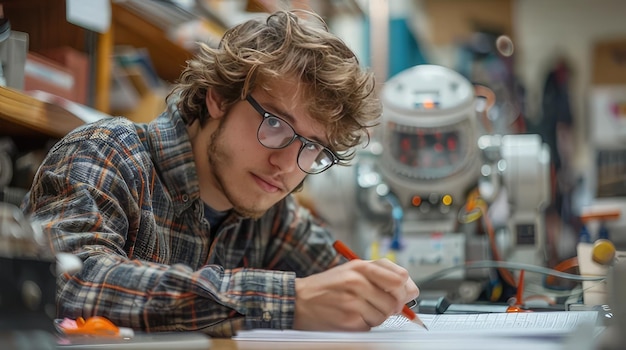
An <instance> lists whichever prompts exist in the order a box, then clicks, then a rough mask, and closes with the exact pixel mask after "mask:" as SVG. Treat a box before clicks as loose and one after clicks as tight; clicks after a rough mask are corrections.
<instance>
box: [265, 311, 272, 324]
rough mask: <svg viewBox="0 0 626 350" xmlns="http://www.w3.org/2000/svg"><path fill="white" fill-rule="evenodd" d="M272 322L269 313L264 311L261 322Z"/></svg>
mask: <svg viewBox="0 0 626 350" xmlns="http://www.w3.org/2000/svg"><path fill="white" fill-rule="evenodd" d="M271 320H272V313H271V312H269V311H264V312H263V321H265V322H269V321H271Z"/></svg>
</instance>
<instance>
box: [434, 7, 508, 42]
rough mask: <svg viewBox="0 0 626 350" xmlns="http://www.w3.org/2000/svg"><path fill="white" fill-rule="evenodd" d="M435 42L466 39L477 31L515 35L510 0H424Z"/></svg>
mask: <svg viewBox="0 0 626 350" xmlns="http://www.w3.org/2000/svg"><path fill="white" fill-rule="evenodd" d="M424 9H425V11H426V15H427V16H428V20H429V23H430V38H431V39H432V42H433V43H434V44H435V45H447V44H454V43H457V42H462V41H466V40H467V39H468V38H469V36H470V34H472V33H473V32H475V31H479V30H480V31H490V32H497V33H499V34H506V35H509V36H511V37H512V36H513V25H512V15H513V14H512V11H513V9H512V4H511V0H425V2H424Z"/></svg>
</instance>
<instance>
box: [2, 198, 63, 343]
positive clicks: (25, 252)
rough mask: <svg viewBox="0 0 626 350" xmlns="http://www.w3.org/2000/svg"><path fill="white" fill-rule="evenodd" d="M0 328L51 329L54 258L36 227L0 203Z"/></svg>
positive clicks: (7, 205) (11, 207)
mask: <svg viewBox="0 0 626 350" xmlns="http://www.w3.org/2000/svg"><path fill="white" fill-rule="evenodd" d="M0 241H1V243H0V281H1V282H2V285H3V287H2V288H0V315H2V317H1V318H0V331H11V330H14V331H15V330H17V331H23V330H44V331H50V332H52V331H53V325H52V319H53V318H54V317H55V314H56V308H55V290H56V280H55V273H54V268H55V258H54V256H53V255H52V253H51V252H50V250H49V246H48V242H47V241H46V239H45V237H44V235H43V234H42V232H41V231H40V230H37V229H36V228H35V226H34V225H31V224H30V222H29V221H28V220H27V219H26V218H25V217H24V216H23V214H22V212H21V211H20V210H19V209H18V208H17V207H16V206H14V205H12V204H8V203H5V202H0Z"/></svg>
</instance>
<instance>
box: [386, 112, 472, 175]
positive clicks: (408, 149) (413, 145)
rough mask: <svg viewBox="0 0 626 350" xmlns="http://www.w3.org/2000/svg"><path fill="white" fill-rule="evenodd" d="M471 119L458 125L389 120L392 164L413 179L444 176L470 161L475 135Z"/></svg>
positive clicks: (388, 135)
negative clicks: (420, 124)
mask: <svg viewBox="0 0 626 350" xmlns="http://www.w3.org/2000/svg"><path fill="white" fill-rule="evenodd" d="M469 127H470V125H469V123H468V122H460V123H457V124H456V125H455V126H452V127H451V126H447V127H437V128H421V127H409V126H406V125H399V124H397V123H393V122H390V123H388V124H387V133H388V134H387V140H388V147H389V150H388V151H389V156H391V157H390V158H391V159H388V161H389V162H390V163H391V162H392V163H393V164H389V165H390V166H391V167H392V168H393V169H394V171H395V172H396V173H398V174H400V175H403V176H404V177H408V178H412V179H441V178H445V177H448V176H450V175H452V174H454V173H456V172H458V171H459V170H460V169H462V168H463V166H464V164H466V163H467V161H468V155H469V148H470V147H471V144H470V142H471V137H469V135H468V134H467V132H464V130H465V131H467V130H468V128H469Z"/></svg>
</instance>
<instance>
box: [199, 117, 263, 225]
mask: <svg viewBox="0 0 626 350" xmlns="http://www.w3.org/2000/svg"><path fill="white" fill-rule="evenodd" d="M224 121H225V119H222V120H221V122H220V125H219V127H218V128H217V130H215V133H214V134H213V135H211V142H210V144H209V146H208V147H207V157H208V159H209V164H210V165H211V175H212V176H213V178H214V179H215V185H216V186H217V188H219V189H220V190H221V191H222V193H223V194H224V196H225V197H226V199H227V200H228V201H229V202H230V203H231V204H232V205H233V210H234V211H235V212H236V213H237V214H239V215H240V216H242V217H245V218H250V219H258V218H260V217H261V216H263V214H265V212H266V211H267V210H266V209H260V208H257V207H255V206H254V204H252V201H247V202H246V200H245V199H241V200H240V198H238V197H237V195H236V193H234V191H232V190H231V188H229V187H228V186H227V183H228V182H227V181H226V179H228V176H227V174H225V170H224V169H226V168H227V166H228V165H230V164H231V160H232V159H233V157H232V155H231V154H229V153H228V151H227V147H226V146H225V145H224V144H223V143H221V141H222V139H221V137H220V136H221V135H222V131H223V130H224ZM247 203H248V204H250V205H246V204H247Z"/></svg>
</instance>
